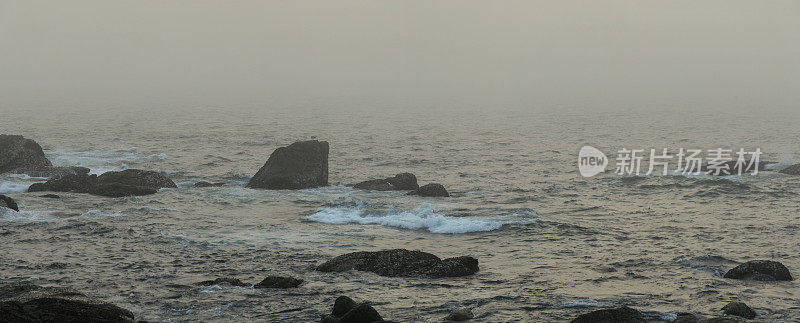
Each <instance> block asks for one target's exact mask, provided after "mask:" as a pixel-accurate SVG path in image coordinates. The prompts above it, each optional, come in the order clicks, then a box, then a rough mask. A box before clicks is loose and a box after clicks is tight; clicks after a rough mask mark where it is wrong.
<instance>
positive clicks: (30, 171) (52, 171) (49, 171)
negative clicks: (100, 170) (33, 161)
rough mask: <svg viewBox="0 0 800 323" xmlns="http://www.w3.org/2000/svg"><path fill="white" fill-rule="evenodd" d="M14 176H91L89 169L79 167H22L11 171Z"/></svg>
mask: <svg viewBox="0 0 800 323" xmlns="http://www.w3.org/2000/svg"><path fill="white" fill-rule="evenodd" d="M9 173H13V174H25V175H28V176H31V177H43V178H50V179H52V178H61V177H64V176H67V175H81V174H89V169H88V168H86V167H78V166H69V167H62V166H36V167H21V168H15V169H12V170H10V171H9Z"/></svg>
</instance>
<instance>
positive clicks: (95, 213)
mask: <svg viewBox="0 0 800 323" xmlns="http://www.w3.org/2000/svg"><path fill="white" fill-rule="evenodd" d="M122 215H123V214H122V213H120V212H111V211H103V210H89V211H86V213H83V214H81V216H82V217H87V218H105V217H118V216H122Z"/></svg>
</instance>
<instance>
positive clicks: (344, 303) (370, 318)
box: [321, 296, 388, 323]
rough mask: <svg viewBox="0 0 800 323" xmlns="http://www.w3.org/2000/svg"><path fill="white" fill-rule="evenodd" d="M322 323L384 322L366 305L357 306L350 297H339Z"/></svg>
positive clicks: (375, 311)
mask: <svg viewBox="0 0 800 323" xmlns="http://www.w3.org/2000/svg"><path fill="white" fill-rule="evenodd" d="M321 322H322V323H369V322H388V321H384V320H383V318H382V317H381V315H380V314H378V311H377V310H375V308H373V307H372V306H370V305H368V304H357V303H356V302H355V301H353V300H352V299H351V298H350V297H347V296H339V298H337V299H336V301H335V302H334V304H333V311H332V313H331V314H330V315H326V316H325V317H323V318H322V321H321Z"/></svg>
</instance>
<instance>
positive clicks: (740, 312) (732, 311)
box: [722, 302, 756, 320]
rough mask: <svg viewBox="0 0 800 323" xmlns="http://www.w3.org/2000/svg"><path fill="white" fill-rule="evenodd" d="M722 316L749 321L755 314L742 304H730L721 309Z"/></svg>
mask: <svg viewBox="0 0 800 323" xmlns="http://www.w3.org/2000/svg"><path fill="white" fill-rule="evenodd" d="M722 311H723V313H724V314H727V315H735V316H740V317H743V318H746V319H749V320H752V319H754V318H756V312H755V311H753V309H752V308H750V306H747V304H745V303H742V302H730V303H728V304H727V305H725V307H723V308H722Z"/></svg>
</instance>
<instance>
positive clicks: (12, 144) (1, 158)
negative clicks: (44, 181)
mask: <svg viewBox="0 0 800 323" xmlns="http://www.w3.org/2000/svg"><path fill="white" fill-rule="evenodd" d="M48 166H53V164H52V163H50V161H49V160H48V159H47V157H45V156H44V151H43V150H42V146H39V144H38V143H36V142H35V141H33V140H31V139H26V138H25V137H23V136H16V135H0V174H2V173H5V172H8V171H11V170H13V169H17V168H23V167H30V168H37V167H48Z"/></svg>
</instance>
